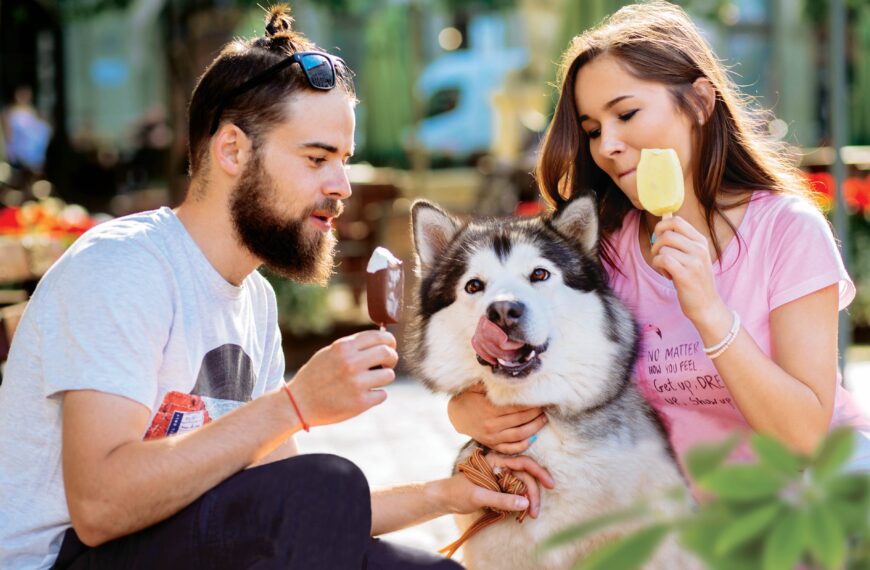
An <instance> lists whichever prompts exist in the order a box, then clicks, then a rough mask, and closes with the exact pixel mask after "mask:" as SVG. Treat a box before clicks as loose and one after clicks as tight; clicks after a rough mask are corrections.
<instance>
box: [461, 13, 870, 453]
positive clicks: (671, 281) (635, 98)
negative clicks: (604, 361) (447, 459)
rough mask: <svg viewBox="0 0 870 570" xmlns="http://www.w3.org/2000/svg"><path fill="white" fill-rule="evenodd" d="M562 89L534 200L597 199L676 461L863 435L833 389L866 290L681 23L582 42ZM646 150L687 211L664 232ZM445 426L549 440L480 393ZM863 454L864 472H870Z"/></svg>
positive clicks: (649, 386) (761, 127) (675, 19)
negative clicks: (750, 436)
mask: <svg viewBox="0 0 870 570" xmlns="http://www.w3.org/2000/svg"><path fill="white" fill-rule="evenodd" d="M560 76H561V94H560V98H559V103H558V106H557V108H556V111H555V115H554V117H553V121H552V123H551V125H550V127H549V131H548V133H547V137H546V139H545V141H544V145H543V148H542V151H541V155H540V157H539V163H538V171H537V176H538V182H539V186H540V188H541V192H542V194H543V196H544V197H545V198H546V199H547V200H548V201H549V202H550V203H551V204H552V205H554V206H556V207H558V206H559V205H561V204H562V203H564V202H565V201H566V200H567V199H569V198H570V197H571V196H572V195H576V194H579V193H587V192H591V193H593V194H594V196H595V198H596V201H597V203H598V207H599V215H600V218H601V219H600V223H601V257H602V261H603V263H604V266H605V268H606V270H607V272H608V275H609V278H610V284H611V286H612V287H613V289H614V290H615V292H616V293H617V295H618V296H619V297H620V298H621V299H622V300H623V301H624V302H625V303H626V304H627V305H628V306H629V307H630V308H631V309H632V310H633V312H634V314H635V316H636V318H637V320H638V322H639V324H640V326H641V330H642V349H641V356H640V359H639V362H638V365H637V370H636V373H637V383H638V387H639V388H640V390H641V392H642V393H643V394H644V395H645V397H646V398H647V399H648V400H649V402H650V403H651V404H652V406H653V407H654V408H655V409H656V411H657V412H658V414H659V417H660V418H661V420H662V422H663V424H664V426H665V428H666V430H667V432H668V435H669V437H670V440H671V443H672V444H673V446H674V449H675V451H676V453H677V456H678V458H679V459H681V460H682V458H683V456H684V453H685V452H686V450H687V449H689V448H690V447H692V446H694V445H696V444H699V443H703V442H713V441H717V440H720V439H722V438H723V437H725V436H726V435H727V434H730V433H732V432H734V431H743V432H749V431H750V430H751V431H757V432H761V433H765V434H770V435H772V436H774V437H776V438H777V439H779V440H780V441H781V442H783V443H784V444H785V445H787V446H788V447H790V448H791V449H794V450H797V451H800V452H804V453H810V452H812V451H813V450H814V449H815V448H816V446H817V444H818V443H819V441H820V440H821V439H822V438H823V437H824V436H825V434H826V433H827V431H828V430H829V428H830V427H831V426H832V425H833V424H840V423H849V424H851V425H854V426H856V427H857V428H859V429H860V430H862V431H863V432H864V433H867V434H870V425H868V422H867V421H866V420H864V419H863V418H861V416H860V413H859V412H858V410H857V407H856V406H855V405H854V403H853V402H852V401H851V398H850V396H849V394H848V393H847V392H845V391H844V390H843V388H842V387H841V386H840V376H839V372H838V368H837V314H838V312H839V310H840V309H842V308H844V307H845V306H846V305H848V304H849V302H850V301H851V300H852V298H853V297H854V294H855V288H854V285H853V283H852V281H851V279H850V278H849V276H848V274H847V273H846V270H845V268H844V266H843V263H842V260H841V258H840V256H839V253H838V251H837V248H836V245H835V243H834V240H833V236H832V235H831V231H830V227H829V224H828V223H827V222H826V220H825V219H824V217H823V216H822V214H821V213H820V212H819V211H818V209H817V208H816V207H815V206H814V205H813V204H812V203H811V201H810V200H809V199H808V193H809V192H808V189H807V188H806V183H805V182H804V181H803V179H802V178H801V177H800V174H799V172H798V171H797V170H796V168H795V167H794V166H792V162H791V161H790V160H789V158H788V157H787V156H785V154H784V153H783V152H782V151H780V150H779V149H778V148H776V147H775V146H774V145H773V143H772V142H771V141H769V140H768V138H767V137H766V134H765V133H766V123H765V122H764V120H763V116H762V115H760V114H754V113H752V112H750V110H749V104H748V101H747V99H746V98H745V97H744V96H741V95H740V94H739V93H738V90H737V89H736V87H735V85H734V84H733V83H732V81H731V80H730V79H729V78H728V76H727V75H726V72H725V71H724V69H723V67H722V65H721V64H720V62H719V60H718V59H717V58H716V57H715V55H714V54H713V52H712V51H711V49H710V47H709V46H708V45H707V44H706V42H705V41H704V40H703V38H702V37H701V35H700V33H699V31H698V29H697V27H696V26H695V25H694V24H693V23H692V21H691V20H690V19H689V17H688V16H687V15H686V14H685V12H683V10H682V9H680V8H678V7H676V6H673V5H671V4H668V3H665V2H653V3H649V4H641V5H634V6H628V7H626V8H623V9H621V10H620V11H619V12H617V13H616V14H614V15H613V16H612V17H611V18H609V19H608V20H606V21H605V22H603V23H602V24H601V25H600V26H599V27H597V28H595V29H592V30H590V31H587V32H586V33H584V34H582V35H580V36H577V37H575V38H574V40H573V41H572V43H571V45H570V47H569V48H568V50H567V51H566V52H565V54H564V55H563V58H562V65H561V74H560ZM643 148H673V149H675V150H676V152H677V155H678V156H679V159H680V163H681V165H682V168H683V174H684V180H685V188H686V198H685V201H684V203H683V205H682V207H681V208H680V209H679V211H678V212H677V213H676V215H675V216H674V217H673V218H671V219H668V220H662V219H659V218H657V217H656V216H653V215H652V214H650V213H648V212H644V211H643V210H642V208H641V204H640V202H639V200H638V198H637V182H636V167H637V164H638V161H639V159H640V151H641V149H643ZM448 409H449V413H450V418H451V421H452V422H453V424H454V426H455V427H456V429H457V430H458V431H460V432H461V433H465V434H468V435H470V436H472V437H473V438H475V439H477V440H478V441H480V442H482V443H484V444H486V445H488V446H490V447H492V448H494V449H496V450H498V451H501V452H503V453H521V452H522V451H524V450H525V449H527V448H528V447H529V445H531V444H532V443H533V442H534V434H535V433H536V432H537V431H538V430H539V429H540V428H541V427H542V425H543V422H544V415H543V410H541V409H539V408H532V409H520V408H496V407H494V406H492V405H490V404H489V403H488V402H487V400H486V399H485V397H484V395H483V394H482V393H481V392H475V391H468V392H466V393H463V394H461V395H459V396H456V397H455V398H453V400H452V401H451V402H450V405H449V408H448ZM859 439H860V440H861V441H860V447H861V450H860V451H861V453H860V454H859V455H858V456H856V465H857V462H858V461H860V460H861V458H864V459H863V461H864V466H865V467H866V466H870V459H868V455H870V454H868V452H867V450H868V449H870V445H868V439H867V437H866V436H863V435H862V436H861V437H860V438H859ZM742 453H743V454H744V456H745V455H746V454H747V453H748V452H747V450H746V449H745V448H744V449H743V450H742Z"/></svg>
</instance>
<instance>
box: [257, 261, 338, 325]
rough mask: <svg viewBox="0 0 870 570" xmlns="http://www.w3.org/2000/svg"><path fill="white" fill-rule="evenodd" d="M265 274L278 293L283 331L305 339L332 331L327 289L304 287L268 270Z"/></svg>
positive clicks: (313, 286) (312, 286) (279, 313)
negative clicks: (305, 337)
mask: <svg viewBox="0 0 870 570" xmlns="http://www.w3.org/2000/svg"><path fill="white" fill-rule="evenodd" d="M262 273H263V276H264V277H266V279H268V280H269V283H271V284H272V288H273V289H275V297H276V299H277V302H278V323H279V325H280V326H281V329H282V330H286V331H290V332H291V333H293V334H294V335H296V336H302V335H306V334H321V333H324V332H327V331H328V330H329V329H330V328H331V327H332V317H331V316H330V312H329V307H328V305H327V297H326V288H325V287H321V286H320V285H302V284H299V283H296V282H295V281H291V280H290V279H287V278H284V277H280V276H278V275H275V274H274V273H270V272H268V271H266V270H263V271H262Z"/></svg>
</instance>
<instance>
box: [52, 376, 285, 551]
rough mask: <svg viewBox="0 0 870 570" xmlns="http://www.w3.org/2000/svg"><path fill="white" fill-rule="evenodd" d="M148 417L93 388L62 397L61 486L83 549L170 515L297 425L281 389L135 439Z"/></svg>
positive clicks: (256, 457) (145, 411)
mask: <svg viewBox="0 0 870 570" xmlns="http://www.w3.org/2000/svg"><path fill="white" fill-rule="evenodd" d="M149 419H150V412H149V410H148V409H147V408H146V407H144V406H143V405H141V404H139V403H137V402H134V401H132V400H128V399H126V398H123V397H121V396H114V395H110V394H104V393H101V392H96V391H93V390H80V391H70V392H67V393H66V394H65V395H64V404H63V471H64V486H65V489H66V492H67V503H68V505H69V511H70V518H71V520H72V523H73V527H74V528H75V530H76V533H77V534H78V535H79V538H80V539H81V540H82V542H84V543H85V544H87V545H90V546H96V545H98V544H101V543H103V542H106V541H108V540H111V539H113V538H117V537H119V536H123V535H125V534H129V533H131V532H135V531H137V530H140V529H142V528H145V527H148V526H151V525H153V524H155V523H157V522H159V521H161V520H163V519H165V518H167V517H169V516H171V515H173V514H175V513H176V512H178V511H179V510H181V509H182V508H184V507H185V506H187V505H189V504H190V503H191V502H193V501H194V500H196V499H197V498H198V497H200V496H201V495H202V494H203V493H205V492H206V491H208V490H209V489H211V488H212V487H214V486H215V485H217V484H218V483H220V482H221V481H223V480H224V479H226V478H227V477H229V476H230V475H232V474H234V473H236V472H237V471H240V470H241V469H243V468H245V467H247V466H248V465H250V464H252V463H254V462H256V461H258V460H260V459H262V458H263V457H265V456H266V455H267V454H269V453H270V452H271V451H273V450H274V449H275V448H276V447H278V445H279V444H280V443H281V442H283V441H284V440H285V439H287V438H288V437H290V436H291V435H292V434H293V433H294V432H295V431H298V430H299V429H300V427H301V424H300V423H299V419H298V418H297V417H296V416H295V413H294V412H293V409H292V407H290V405H289V402H288V401H287V395H286V394H282V393H281V391H280V390H279V391H274V392H272V393H269V394H266V395H264V396H263V397H261V398H258V399H257V400H255V401H253V402H251V403H249V404H247V405H245V406H242V407H240V408H239V409H237V410H234V411H233V412H231V413H229V414H227V415H226V416H224V417H222V418H220V419H219V420H216V421H214V422H211V423H209V424H207V425H205V426H203V427H202V428H200V429H198V430H195V431H192V432H190V433H186V434H183V435H179V436H176V437H171V438H163V439H159V440H151V441H142V440H141V434H142V433H144V431H145V428H146V426H147V423H148V420H149ZM107 426H109V428H110V429H107Z"/></svg>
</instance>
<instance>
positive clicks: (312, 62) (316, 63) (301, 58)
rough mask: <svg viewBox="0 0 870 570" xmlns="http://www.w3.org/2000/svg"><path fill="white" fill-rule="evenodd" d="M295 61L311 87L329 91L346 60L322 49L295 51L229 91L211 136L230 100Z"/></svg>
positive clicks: (212, 123)
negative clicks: (337, 66) (340, 66)
mask: <svg viewBox="0 0 870 570" xmlns="http://www.w3.org/2000/svg"><path fill="white" fill-rule="evenodd" d="M294 63H298V64H299V67H301V68H302V73H304V74H305V79H307V80H308V84H309V85H310V86H311V87H313V88H314V89H320V90H321V91H329V90H330V89H332V88H333V87H335V66H336V65H337V64H339V63H340V64H342V65H343V64H344V60H343V59H341V58H340V57H335V56H332V55H329V54H328V53H324V52H322V51H297V52H295V53H294V54H293V55H291V56H289V57H287V58H286V59H283V60H281V61H280V62H278V63H276V64H275V65H273V66H272V67H270V68H269V69H267V70H266V71H263V72H262V73H259V74H257V75H255V76H253V77H252V78H250V79H248V80H247V81H245V82H244V83H242V84H241V85H239V86H238V87H236V88H234V89H233V90H232V91H230V92H229V93H227V94H226V96H225V97H224V98H223V100H222V101H221V103H220V105H218V107H217V110H216V111H215V114H214V119H213V120H212V122H211V130H210V131H209V136H211V135H213V134H215V133H216V132H217V130H218V127H219V126H220V122H221V115H222V114H223V112H224V109H226V106H227V105H228V104H229V103H230V101H232V100H233V99H234V98H235V97H238V96H239V95H241V94H242V93H246V92H247V91H250V90H251V89H253V88H254V87H256V86H258V85H262V84H264V83H266V82H267V81H269V80H271V79H272V78H273V77H275V76H276V75H278V74H279V73H281V71H283V70H284V69H285V68H287V67H290V66H291V65H293V64H294Z"/></svg>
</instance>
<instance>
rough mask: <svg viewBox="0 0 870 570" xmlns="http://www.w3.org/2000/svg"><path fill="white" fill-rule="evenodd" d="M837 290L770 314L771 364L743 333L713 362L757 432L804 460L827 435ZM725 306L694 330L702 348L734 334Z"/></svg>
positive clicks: (832, 288)
mask: <svg viewBox="0 0 870 570" xmlns="http://www.w3.org/2000/svg"><path fill="white" fill-rule="evenodd" d="M837 297H838V288H837V285H836V284H835V285H831V286H829V287H826V288H824V289H820V290H818V291H816V292H814V293H810V294H809V295H806V296H804V297H801V298H799V299H796V300H794V301H792V302H790V303H786V304H785V305H783V306H781V307H778V308H776V309H774V310H773V311H772V312H771V313H770V335H771V339H772V343H773V344H772V349H773V358H772V359H771V358H768V356H767V355H766V354H764V352H762V350H761V349H760V348H759V347H758V345H757V344H756V343H755V341H754V340H753V339H752V337H751V336H750V335H748V334H746V332H745V331H742V330H741V332H740V333H739V334H738V335H737V338H736V339H735V340H734V343H733V344H732V345H731V346H730V347H729V348H728V350H726V351H725V352H724V353H723V354H722V355H721V356H720V357H719V358H717V359H716V360H715V361H714V363H715V365H716V369H717V370H718V371H719V375H720V376H721V377H722V379H723V381H724V382H725V385H726V386H727V387H728V391H729V392H731V395H732V397H733V398H734V403H735V404H736V405H737V408H738V409H739V410H740V412H741V413H742V414H743V416H744V417H745V418H746V421H747V422H749V425H750V426H752V428H753V429H754V430H756V431H758V432H761V433H766V434H770V435H772V436H774V437H776V438H777V439H779V440H781V441H782V442H783V443H785V444H786V445H788V446H789V447H791V448H792V449H794V450H795V451H800V452H804V453H810V452H812V451H814V450H815V449H816V446H817V445H818V443H819V441H820V440H821V439H822V438H823V437H824V436H825V434H826V433H827V431H828V426H829V425H830V422H831V416H832V415H833V410H834V393H835V389H836V383H837V303H838V299H837ZM732 318H733V316H732V314H731V311H730V310H729V309H728V308H727V307H725V306H724V304H722V305H720V306H718V307H716V308H714V309H712V310H711V311H710V314H709V316H705V317H703V318H700V319H698V321H696V322H695V325H696V326H697V327H698V331H699V332H700V333H701V338H702V339H703V340H704V345H705V346H712V345H713V344H715V343H717V342H719V341H720V340H721V339H722V338H723V337H724V336H725V335H726V334H727V332H728V330H729V329H730V328H731V321H732Z"/></svg>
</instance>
